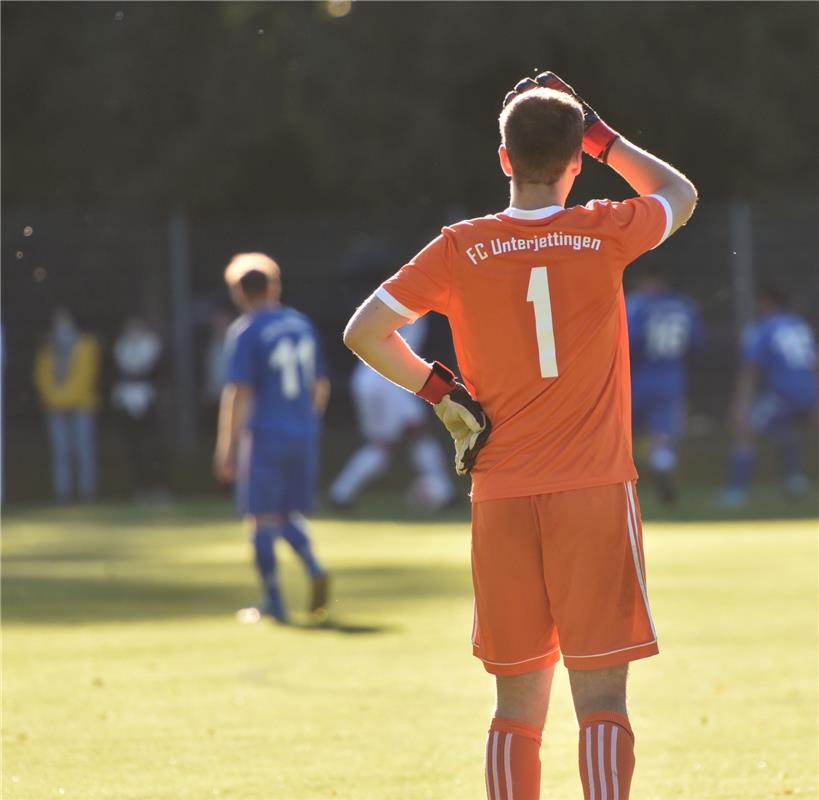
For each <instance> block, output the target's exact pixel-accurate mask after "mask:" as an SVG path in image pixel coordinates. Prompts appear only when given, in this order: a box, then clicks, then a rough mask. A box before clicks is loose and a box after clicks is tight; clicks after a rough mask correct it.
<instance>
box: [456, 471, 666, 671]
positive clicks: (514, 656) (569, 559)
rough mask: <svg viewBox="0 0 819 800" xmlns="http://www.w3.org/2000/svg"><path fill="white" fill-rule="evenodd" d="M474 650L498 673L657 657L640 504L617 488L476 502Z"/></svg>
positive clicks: (628, 488)
mask: <svg viewBox="0 0 819 800" xmlns="http://www.w3.org/2000/svg"><path fill="white" fill-rule="evenodd" d="M472 583H473V586H474V589H475V624H474V626H473V632H472V644H473V653H474V654H475V655H476V656H477V657H478V658H480V659H481V660H482V661H483V664H484V667H485V668H486V670H487V672H491V673H492V674H493V675H519V674H522V673H524V672H531V671H534V670H537V669H543V668H544V667H548V666H550V665H551V664H554V663H555V662H556V661H557V660H558V659H559V658H560V652H561V650H562V651H563V662H564V663H565V665H566V667H568V668H569V669H601V668H603V667H611V666H614V665H616V664H623V663H625V662H627V661H634V660H636V659H638V658H645V657H646V656H652V655H655V654H656V653H657V652H659V651H658V647H657V634H656V632H655V630H654V623H653V622H652V620H651V612H650V611H649V608H648V596H647V595H646V580H645V560H644V558H643V539H642V528H641V524H640V507H639V505H638V504H637V495H636V492H635V490H634V484H633V483H631V482H629V483H618V484H613V485H609V486H595V487H592V488H590V489H577V490H574V491H568V492H555V493H553V494H542V495H536V496H533V497H512V498H504V499H502V500H486V501H483V502H478V503H474V504H473V506H472Z"/></svg>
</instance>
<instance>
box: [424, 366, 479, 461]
mask: <svg viewBox="0 0 819 800" xmlns="http://www.w3.org/2000/svg"><path fill="white" fill-rule="evenodd" d="M416 394H417V395H418V397H420V398H422V399H423V400H426V401H427V402H428V403H429V404H430V405H431V406H432V409H433V411H435V416H437V417H438V419H439V420H441V422H443V423H444V427H445V428H446V429H447V430H448V431H449V435H450V436H451V437H452V441H453V442H454V443H455V472H457V473H458V475H466V474H467V473H468V472H470V471H471V470H472V467H474V466H475V459H476V457H477V455H478V451H479V450H480V449H481V448H482V447H483V446H484V445H485V444H486V440H487V439H488V438H489V432H490V431H491V430H492V424H491V423H490V422H489V417H487V416H486V414H485V412H484V410H483V409H482V408H481V404H480V403H479V402H478V401H477V400H475V399H474V398H473V397H472V395H471V394H469V390H468V389H467V388H466V386H464V385H463V384H462V383H461V382H460V381H459V380H456V378H455V374H454V373H453V372H452V370H450V369H449V368H448V367H445V366H444V365H443V364H442V363H441V362H440V361H436V362H435V363H434V364H433V365H432V371H431V372H430V373H429V377H428V378H427V380H426V383H425V384H424V385H423V386H422V387H421V389H420V390H419V391H418V392H417V393H416Z"/></svg>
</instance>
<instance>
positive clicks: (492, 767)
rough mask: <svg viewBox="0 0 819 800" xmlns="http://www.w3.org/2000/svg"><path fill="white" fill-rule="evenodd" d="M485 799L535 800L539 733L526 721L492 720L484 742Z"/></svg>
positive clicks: (538, 771) (538, 767)
mask: <svg viewBox="0 0 819 800" xmlns="http://www.w3.org/2000/svg"><path fill="white" fill-rule="evenodd" d="M486 796H487V798H488V800H538V798H539V797H540V731H539V730H538V729H537V728H534V727H532V726H531V725H529V724H528V723H526V722H518V721H517V720H514V719H504V718H503V717H495V719H493V720H492V725H491V726H490V728H489V738H488V739H487V740H486Z"/></svg>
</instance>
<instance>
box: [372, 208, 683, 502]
mask: <svg viewBox="0 0 819 800" xmlns="http://www.w3.org/2000/svg"><path fill="white" fill-rule="evenodd" d="M670 229H671V209H670V207H669V205H668V202H667V201H666V200H665V198H663V197H661V196H660V195H650V196H647V197H639V198H634V199H630V200H626V201H625V202H622V203H620V202H612V201H608V200H602V201H592V202H590V203H588V204H587V205H585V206H575V207H573V208H568V209H564V208H561V207H560V206H551V207H549V208H543V209H537V210H533V211H528V210H527V211H524V210H521V209H515V208H509V209H507V210H506V211H504V212H502V213H500V214H493V215H489V216H486V217H481V218H478V219H471V220H465V221H463V222H459V223H458V224H456V225H453V226H451V227H446V228H444V229H443V230H442V231H441V235H440V236H439V237H437V238H436V239H435V240H433V241H432V242H431V243H430V244H429V245H427V247H425V248H424V249H423V250H422V251H421V252H420V253H419V254H418V255H417V256H416V257H415V258H413V259H412V260H411V261H410V262H409V263H408V264H406V265H405V266H404V267H402V268H401V269H400V270H399V271H398V272H397V273H396V274H395V275H393V276H392V277H391V278H390V279H388V280H387V281H385V282H384V283H383V284H382V285H381V287H380V288H379V289H378V290H377V292H376V296H377V297H378V298H379V299H381V300H382V301H383V302H384V303H386V304H387V305H388V306H389V307H390V308H391V309H392V310H394V311H396V312H397V313H399V314H401V315H403V316H405V317H407V318H408V319H414V318H416V317H418V316H420V315H423V314H426V313H427V312H428V311H436V312H438V313H440V314H443V315H445V316H446V317H447V318H448V319H449V324H450V328H451V329H452V338H453V341H454V344H455V352H456V355H457V358H458V366H459V369H460V373H461V376H462V377H463V379H464V381H465V383H466V385H467V387H468V388H469V390H470V391H471V392H472V393H473V394H474V396H475V397H476V398H477V399H478V401H479V402H480V403H481V404H482V405H483V407H484V409H485V410H486V412H487V414H488V415H489V418H490V419H491V420H492V425H493V428H492V434H491V436H490V437H489V440H488V442H487V444H486V447H485V448H484V449H483V450H482V451H481V453H480V455H479V456H478V459H477V463H476V466H475V468H474V469H473V471H472V499H473V501H484V500H494V499H499V498H504V497H523V496H527V495H536V494H546V493H551V492H560V491H566V490H570V489H581V488H585V487H589V486H602V485H605V484H610V483H618V482H622V481H627V480H632V479H634V478H636V476H637V472H636V470H635V467H634V462H633V459H632V454H631V416H630V414H631V412H630V406H631V403H630V389H629V362H628V334H627V328H626V315H625V305H624V300H623V288H622V276H623V270H624V269H625V267H626V265H627V264H628V263H629V262H631V261H633V260H634V259H635V258H637V257H638V256H639V255H641V254H642V253H644V252H645V251H647V250H649V249H651V248H653V247H656V246H657V245H658V244H660V243H661V242H662V241H664V239H665V238H666V237H667V236H668V234H669V232H670Z"/></svg>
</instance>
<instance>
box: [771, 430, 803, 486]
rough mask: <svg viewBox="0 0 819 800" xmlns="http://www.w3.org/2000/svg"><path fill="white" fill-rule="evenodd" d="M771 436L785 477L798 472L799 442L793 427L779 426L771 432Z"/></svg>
mask: <svg viewBox="0 0 819 800" xmlns="http://www.w3.org/2000/svg"><path fill="white" fill-rule="evenodd" d="M773 438H774V441H775V442H776V446H777V448H778V450H779V458H780V461H781V462H782V471H783V473H784V475H785V479H786V480H787V479H788V478H791V477H793V476H794V475H798V474H799V444H798V441H797V436H796V431H795V430H794V429H793V428H780V429H777V430H775V431H774V432H773Z"/></svg>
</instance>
